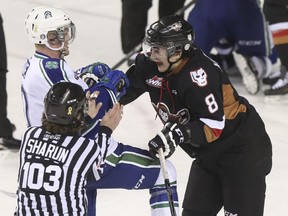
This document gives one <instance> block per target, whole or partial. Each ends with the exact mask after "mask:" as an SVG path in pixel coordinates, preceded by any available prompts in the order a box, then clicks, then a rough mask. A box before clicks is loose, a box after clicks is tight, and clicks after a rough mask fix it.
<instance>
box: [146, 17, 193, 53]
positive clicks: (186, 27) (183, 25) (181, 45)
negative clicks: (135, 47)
mask: <svg viewBox="0 0 288 216" xmlns="http://www.w3.org/2000/svg"><path fill="white" fill-rule="evenodd" d="M194 39H195V34H194V30H193V27H192V26H191V25H190V24H189V23H188V22H187V21H185V20H184V19H183V18H182V17H180V16H178V15H169V16H164V17H162V18H160V19H159V20H158V21H156V22H154V23H152V24H151V25H150V27H149V28H148V30H147V32H146V36H145V38H144V41H143V47H142V48H143V51H144V53H145V52H146V54H147V51H148V52H149V46H150V47H153V46H162V47H165V48H167V52H168V56H169V57H170V56H172V55H173V54H175V52H179V51H189V50H190V48H191V47H192V44H193V42H194ZM147 45H148V47H147ZM145 46H146V47H145ZM147 48H148V50H147ZM148 56H149V54H148Z"/></svg>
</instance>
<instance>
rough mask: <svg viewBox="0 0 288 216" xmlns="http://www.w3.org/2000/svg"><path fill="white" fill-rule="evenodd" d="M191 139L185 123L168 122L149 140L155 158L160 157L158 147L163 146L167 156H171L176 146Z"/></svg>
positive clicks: (150, 149)
mask: <svg viewBox="0 0 288 216" xmlns="http://www.w3.org/2000/svg"><path fill="white" fill-rule="evenodd" d="M188 139H189V134H188V133H187V131H186V129H185V128H184V126H183V125H180V124H177V123H171V122H168V123H166V124H165V126H164V128H163V129H162V130H161V131H160V132H158V133H157V135H156V136H155V137H154V138H153V139H152V140H150V141H149V143H148V146H149V151H150V153H151V155H152V157H154V158H158V149H160V148H163V153H164V156H165V158H169V157H170V156H171V155H172V154H173V153H174V151H175V149H176V147H177V146H178V145H179V144H180V143H183V142H185V141H187V140H188Z"/></svg>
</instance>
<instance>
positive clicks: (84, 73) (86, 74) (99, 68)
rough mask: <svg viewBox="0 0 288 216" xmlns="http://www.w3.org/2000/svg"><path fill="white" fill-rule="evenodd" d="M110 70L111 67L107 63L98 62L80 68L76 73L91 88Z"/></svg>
mask: <svg viewBox="0 0 288 216" xmlns="http://www.w3.org/2000/svg"><path fill="white" fill-rule="evenodd" d="M110 70H111V69H110V67H109V66H108V65H107V64H104V63H101V62H96V63H93V64H90V65H88V66H86V67H82V68H79V69H78V70H77V71H76V74H77V76H78V77H80V78H81V79H82V80H83V81H84V82H86V84H87V85H88V87H89V88H90V87H91V86H93V85H94V84H95V83H97V82H98V81H99V79H101V78H102V77H103V76H104V75H105V74H106V73H107V72H109V71H110Z"/></svg>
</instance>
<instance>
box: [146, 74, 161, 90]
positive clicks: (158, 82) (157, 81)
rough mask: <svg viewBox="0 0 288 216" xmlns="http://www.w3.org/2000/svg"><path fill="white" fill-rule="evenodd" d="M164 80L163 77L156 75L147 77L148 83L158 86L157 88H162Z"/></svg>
mask: <svg viewBox="0 0 288 216" xmlns="http://www.w3.org/2000/svg"><path fill="white" fill-rule="evenodd" d="M162 80H163V78H162V77H157V76H154V77H153V78H150V79H147V80H146V83H147V85H149V86H153V87H156V88H161V85H162Z"/></svg>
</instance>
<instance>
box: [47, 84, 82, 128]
mask: <svg viewBox="0 0 288 216" xmlns="http://www.w3.org/2000/svg"><path fill="white" fill-rule="evenodd" d="M44 104H45V110H44V115H45V117H46V120H47V121H48V122H51V123H55V124H59V125H73V126H75V127H77V126H78V125H79V124H81V123H83V122H82V121H84V116H85V115H84V112H85V104H86V97H85V93H84V91H83V89H82V87H81V86H79V85H77V84H74V83H70V82H58V83H56V84H54V85H53V86H52V87H51V89H50V90H49V91H48V93H47V95H46V97H45V99H44Z"/></svg>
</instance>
